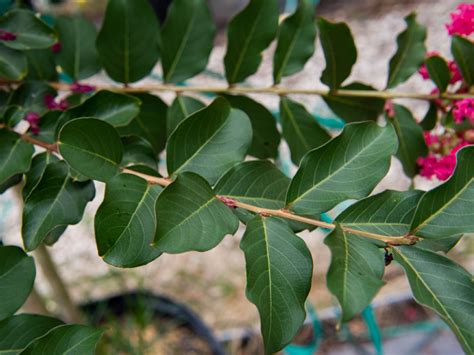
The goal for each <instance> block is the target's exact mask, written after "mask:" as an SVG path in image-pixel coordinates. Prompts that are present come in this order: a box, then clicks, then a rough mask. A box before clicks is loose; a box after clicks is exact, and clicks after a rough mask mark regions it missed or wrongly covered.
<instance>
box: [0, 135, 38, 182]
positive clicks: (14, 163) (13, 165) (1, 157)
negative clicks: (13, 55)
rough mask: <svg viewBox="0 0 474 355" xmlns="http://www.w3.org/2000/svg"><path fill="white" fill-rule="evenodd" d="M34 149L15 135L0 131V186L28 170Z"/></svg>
mask: <svg viewBox="0 0 474 355" xmlns="http://www.w3.org/2000/svg"><path fill="white" fill-rule="evenodd" d="M33 152H34V148H33V146H32V145H31V144H30V143H26V142H25V141H23V140H22V139H20V136H19V135H18V134H16V133H13V132H10V131H7V130H5V129H0V184H2V183H4V182H5V181H7V180H8V179H9V178H11V177H12V176H14V175H16V174H19V173H24V172H26V171H27V170H28V169H29V168H30V164H31V159H32V156H33Z"/></svg>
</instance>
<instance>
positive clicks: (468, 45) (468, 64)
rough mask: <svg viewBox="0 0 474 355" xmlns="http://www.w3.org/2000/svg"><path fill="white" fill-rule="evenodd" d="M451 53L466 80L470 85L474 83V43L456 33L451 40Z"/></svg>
mask: <svg viewBox="0 0 474 355" xmlns="http://www.w3.org/2000/svg"><path fill="white" fill-rule="evenodd" d="M451 53H452V54H453V57H454V60H455V61H456V64H457V65H458V67H459V71H460V72H461V74H462V77H463V79H464V82H465V83H466V84H467V85H468V86H472V85H474V44H473V43H472V42H471V41H470V40H469V39H467V38H464V37H461V36H457V35H454V36H453V38H452V40H451Z"/></svg>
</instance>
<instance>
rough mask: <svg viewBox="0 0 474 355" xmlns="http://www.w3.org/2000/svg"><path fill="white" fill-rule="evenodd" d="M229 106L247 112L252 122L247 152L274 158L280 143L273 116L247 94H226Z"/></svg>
mask: <svg viewBox="0 0 474 355" xmlns="http://www.w3.org/2000/svg"><path fill="white" fill-rule="evenodd" d="M225 98H226V99H227V101H229V102H230V104H231V106H232V107H234V108H236V109H239V110H242V111H243V112H245V113H246V114H247V116H248V117H249V119H250V123H251V124H252V132H253V138H252V144H251V145H250V148H249V150H248V152H247V154H249V155H252V156H254V157H256V158H260V159H265V158H276V157H277V155H278V146H279V144H280V133H279V132H278V129H277V125H276V120H275V117H273V115H272V113H271V112H270V111H268V109H267V108H266V107H265V106H263V105H262V104H260V103H258V102H256V101H254V100H252V99H251V98H249V97H247V96H232V95H226V96H225Z"/></svg>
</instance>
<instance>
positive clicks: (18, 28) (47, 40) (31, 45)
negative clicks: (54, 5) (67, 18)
mask: <svg viewBox="0 0 474 355" xmlns="http://www.w3.org/2000/svg"><path fill="white" fill-rule="evenodd" d="M0 27H1V28H2V29H3V30H5V31H8V32H11V33H13V34H14V35H15V36H16V38H15V39H14V40H13V41H2V42H3V44H4V45H5V46H7V47H10V48H12V49H19V50H27V49H44V48H48V47H51V46H52V45H53V44H54V43H55V42H56V40H57V38H56V34H55V33H54V30H53V29H52V28H51V27H49V26H48V25H47V24H46V23H44V22H43V21H41V20H40V18H39V17H37V16H35V14H34V13H33V12H32V11H28V10H20V9H15V10H12V11H9V12H8V13H7V14H6V15H5V16H3V17H1V18H0Z"/></svg>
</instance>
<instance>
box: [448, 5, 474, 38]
mask: <svg viewBox="0 0 474 355" xmlns="http://www.w3.org/2000/svg"><path fill="white" fill-rule="evenodd" d="M450 16H451V23H448V24H446V29H447V30H448V33H449V35H451V36H452V35H461V36H469V35H470V34H471V33H472V32H474V3H473V4H467V3H461V4H459V5H458V7H457V8H456V10H454V11H453V12H452V13H451V15H450Z"/></svg>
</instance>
